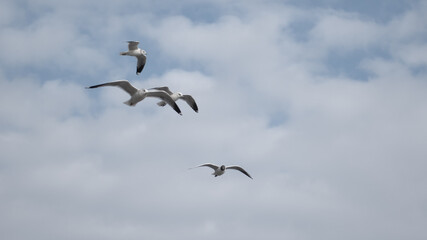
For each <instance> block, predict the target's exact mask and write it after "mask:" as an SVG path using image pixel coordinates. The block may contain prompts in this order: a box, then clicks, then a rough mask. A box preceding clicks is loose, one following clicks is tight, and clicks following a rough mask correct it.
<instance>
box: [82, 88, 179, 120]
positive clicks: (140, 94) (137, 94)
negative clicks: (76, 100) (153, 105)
mask: <svg viewBox="0 0 427 240" xmlns="http://www.w3.org/2000/svg"><path fill="white" fill-rule="evenodd" d="M105 86H115V87H120V88H121V89H123V90H124V91H126V92H127V93H129V95H130V96H131V97H130V99H129V100H128V101H126V102H124V104H126V105H129V106H132V107H133V106H135V105H136V104H137V103H138V102H140V101H142V100H144V98H146V97H155V98H159V99H161V100H162V101H165V103H167V104H169V105H170V106H171V107H172V108H173V109H174V110H175V111H176V112H177V113H178V114H180V115H182V114H181V110H180V109H179V107H178V105H176V103H175V101H174V100H173V99H172V98H171V96H170V95H169V94H168V93H166V92H165V91H161V90H147V89H138V88H136V87H134V86H132V84H130V82H129V81H127V80H118V81H113V82H107V83H102V84H98V85H94V86H90V87H87V88H98V87H105Z"/></svg>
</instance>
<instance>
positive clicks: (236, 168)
mask: <svg viewBox="0 0 427 240" xmlns="http://www.w3.org/2000/svg"><path fill="white" fill-rule="evenodd" d="M225 169H234V170H239V171H240V172H242V173H243V174H245V175H246V176H248V177H249V178H251V179H253V178H252V177H251V175H249V173H248V172H246V171H245V169H243V168H241V167H239V166H228V167H226V168H225Z"/></svg>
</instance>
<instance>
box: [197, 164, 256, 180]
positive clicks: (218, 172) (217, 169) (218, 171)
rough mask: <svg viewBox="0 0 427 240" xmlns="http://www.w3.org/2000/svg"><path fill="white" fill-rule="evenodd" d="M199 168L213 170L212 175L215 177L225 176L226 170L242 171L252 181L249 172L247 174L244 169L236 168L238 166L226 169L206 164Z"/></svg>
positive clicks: (223, 166)
mask: <svg viewBox="0 0 427 240" xmlns="http://www.w3.org/2000/svg"><path fill="white" fill-rule="evenodd" d="M197 167H210V168H212V169H213V170H214V172H213V173H212V175H214V176H215V177H218V176H221V175H223V174H224V173H225V170H226V169H234V170H238V171H240V172H241V173H243V174H245V175H246V176H248V177H249V178H251V179H252V177H251V175H249V173H248V172H246V171H245V170H244V169H243V168H242V167H240V166H236V165H233V166H227V167H226V166H225V165H221V166H217V165H215V164H212V163H205V164H202V165H199V166H197ZM197 167H196V168H197Z"/></svg>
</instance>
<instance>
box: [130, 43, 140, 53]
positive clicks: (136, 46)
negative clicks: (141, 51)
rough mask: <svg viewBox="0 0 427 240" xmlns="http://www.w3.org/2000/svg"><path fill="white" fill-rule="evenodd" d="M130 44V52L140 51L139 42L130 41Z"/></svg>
mask: <svg viewBox="0 0 427 240" xmlns="http://www.w3.org/2000/svg"><path fill="white" fill-rule="evenodd" d="M128 43H129V44H128V48H129V51H132V50H136V49H138V44H139V42H138V41H128Z"/></svg>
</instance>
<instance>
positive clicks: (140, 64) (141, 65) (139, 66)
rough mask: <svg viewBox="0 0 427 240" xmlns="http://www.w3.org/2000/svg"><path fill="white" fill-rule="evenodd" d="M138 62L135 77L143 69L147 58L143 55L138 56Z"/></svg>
mask: <svg viewBox="0 0 427 240" xmlns="http://www.w3.org/2000/svg"><path fill="white" fill-rule="evenodd" d="M137 58H138V62H137V63H136V75H139V74H140V73H141V72H142V69H144V66H145V62H146V61H147V57H146V56H144V55H141V56H138V57H137Z"/></svg>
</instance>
